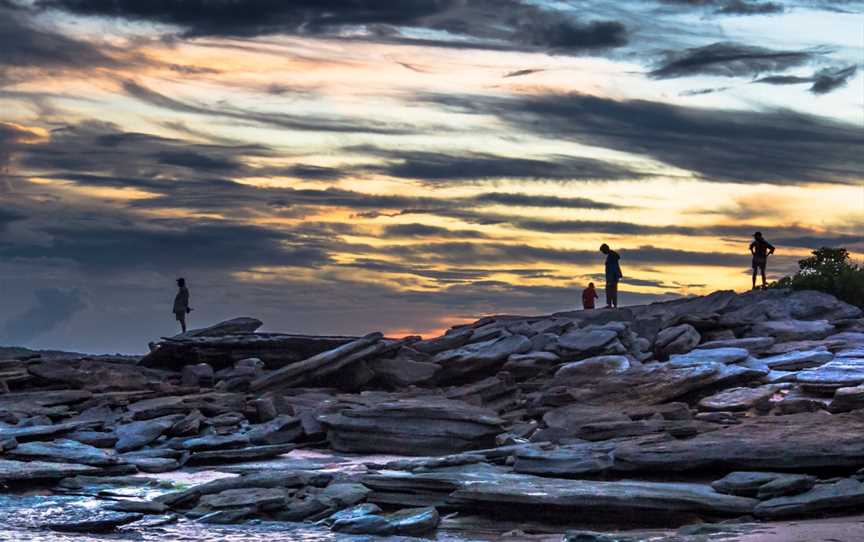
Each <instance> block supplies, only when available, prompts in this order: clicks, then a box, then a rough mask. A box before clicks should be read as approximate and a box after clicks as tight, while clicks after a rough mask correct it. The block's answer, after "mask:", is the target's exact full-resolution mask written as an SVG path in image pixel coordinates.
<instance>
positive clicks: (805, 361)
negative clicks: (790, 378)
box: [759, 349, 834, 371]
mask: <svg viewBox="0 0 864 542" xmlns="http://www.w3.org/2000/svg"><path fill="white" fill-rule="evenodd" d="M832 359H834V354H832V353H831V352H829V351H828V350H825V349H818V350H805V351H798V352H789V353H788V354H779V355H776V356H771V357H767V358H762V359H760V360H759V361H760V362H762V363H764V364H765V365H767V366H768V367H769V368H770V369H773V370H780V371H800V370H801V369H810V368H813V367H819V366H821V365H824V364H826V363H828V362H829V361H831V360H832Z"/></svg>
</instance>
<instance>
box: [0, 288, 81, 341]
mask: <svg viewBox="0 0 864 542" xmlns="http://www.w3.org/2000/svg"><path fill="white" fill-rule="evenodd" d="M33 294H34V295H35V296H36V303H35V304H34V305H33V306H32V307H31V308H29V309H27V310H26V311H24V312H23V313H21V314H19V315H17V316H13V317H12V318H10V319H9V320H8V321H7V322H6V324H5V325H4V326H3V341H4V342H6V343H7V344H27V343H29V342H30V341H32V340H33V339H35V338H36V337H39V336H40V335H43V334H46V333H49V332H50V331H52V330H53V329H55V328H56V327H58V326H60V325H62V324H64V323H66V322H68V321H69V320H71V319H72V317H74V316H75V315H76V314H77V313H79V312H81V311H82V310H84V309H86V308H87V304H86V303H85V302H84V299H83V295H82V293H81V291H80V290H78V289H71V290H64V289H60V288H43V289H39V290H36V291H35V292H33Z"/></svg>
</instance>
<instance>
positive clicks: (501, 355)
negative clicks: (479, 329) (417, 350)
mask: <svg viewBox="0 0 864 542" xmlns="http://www.w3.org/2000/svg"><path fill="white" fill-rule="evenodd" d="M530 350H531V340H530V339H528V338H527V337H523V336H522V335H510V336H509V337H502V338H499V339H491V340H488V341H483V342H479V343H472V344H469V345H467V346H464V347H462V348H458V349H456V350H448V351H446V352H441V353H440V354H438V355H436V356H435V357H434V358H433V360H432V361H433V362H434V363H437V364H438V365H440V366H441V373H440V374H439V378H440V379H441V380H455V379H459V378H462V377H465V376H466V375H470V374H476V373H478V372H484V371H490V370H494V369H496V368H498V367H500V366H501V365H503V364H504V362H505V361H506V360H507V358H508V357H510V356H511V355H513V354H524V353H525V352H528V351H530Z"/></svg>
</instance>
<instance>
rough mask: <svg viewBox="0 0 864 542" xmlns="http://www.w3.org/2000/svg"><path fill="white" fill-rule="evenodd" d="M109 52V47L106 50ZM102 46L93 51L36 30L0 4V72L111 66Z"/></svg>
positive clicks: (110, 58)
mask: <svg viewBox="0 0 864 542" xmlns="http://www.w3.org/2000/svg"><path fill="white" fill-rule="evenodd" d="M108 49H110V48H108ZM104 50H105V47H102V48H97V47H96V46H95V45H92V44H90V43H87V42H83V41H78V40H75V39H72V38H69V37H67V36H64V35H62V34H58V33H55V32H51V31H49V30H46V29H41V28H37V27H36V26H34V25H32V24H31V23H29V22H27V21H26V19H25V18H24V16H23V13H22V12H20V11H19V10H12V9H7V8H4V5H3V4H0V51H2V53H0V73H2V71H3V69H4V68H9V67H15V68H38V69H52V68H53V69H63V68H93V67H99V66H115V65H117V63H116V61H115V60H114V59H113V58H112V57H110V56H108V55H107V54H106V53H105V52H104Z"/></svg>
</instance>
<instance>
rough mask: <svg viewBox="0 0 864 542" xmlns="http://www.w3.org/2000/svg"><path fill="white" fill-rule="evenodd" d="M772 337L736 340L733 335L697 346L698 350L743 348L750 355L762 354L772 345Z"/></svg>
mask: <svg viewBox="0 0 864 542" xmlns="http://www.w3.org/2000/svg"><path fill="white" fill-rule="evenodd" d="M774 342H775V341H774V338H773V337H745V338H743V339H736V338H735V336H734V335H733V336H732V337H731V338H727V339H717V340H713V341H709V342H704V343H702V344H700V345H699V349H700V350H710V349H714V348H744V349H745V350H747V351H748V352H750V353H751V354H762V353H764V352H765V351H766V350H768V349H769V348H771V347H772V346H773V345H774Z"/></svg>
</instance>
